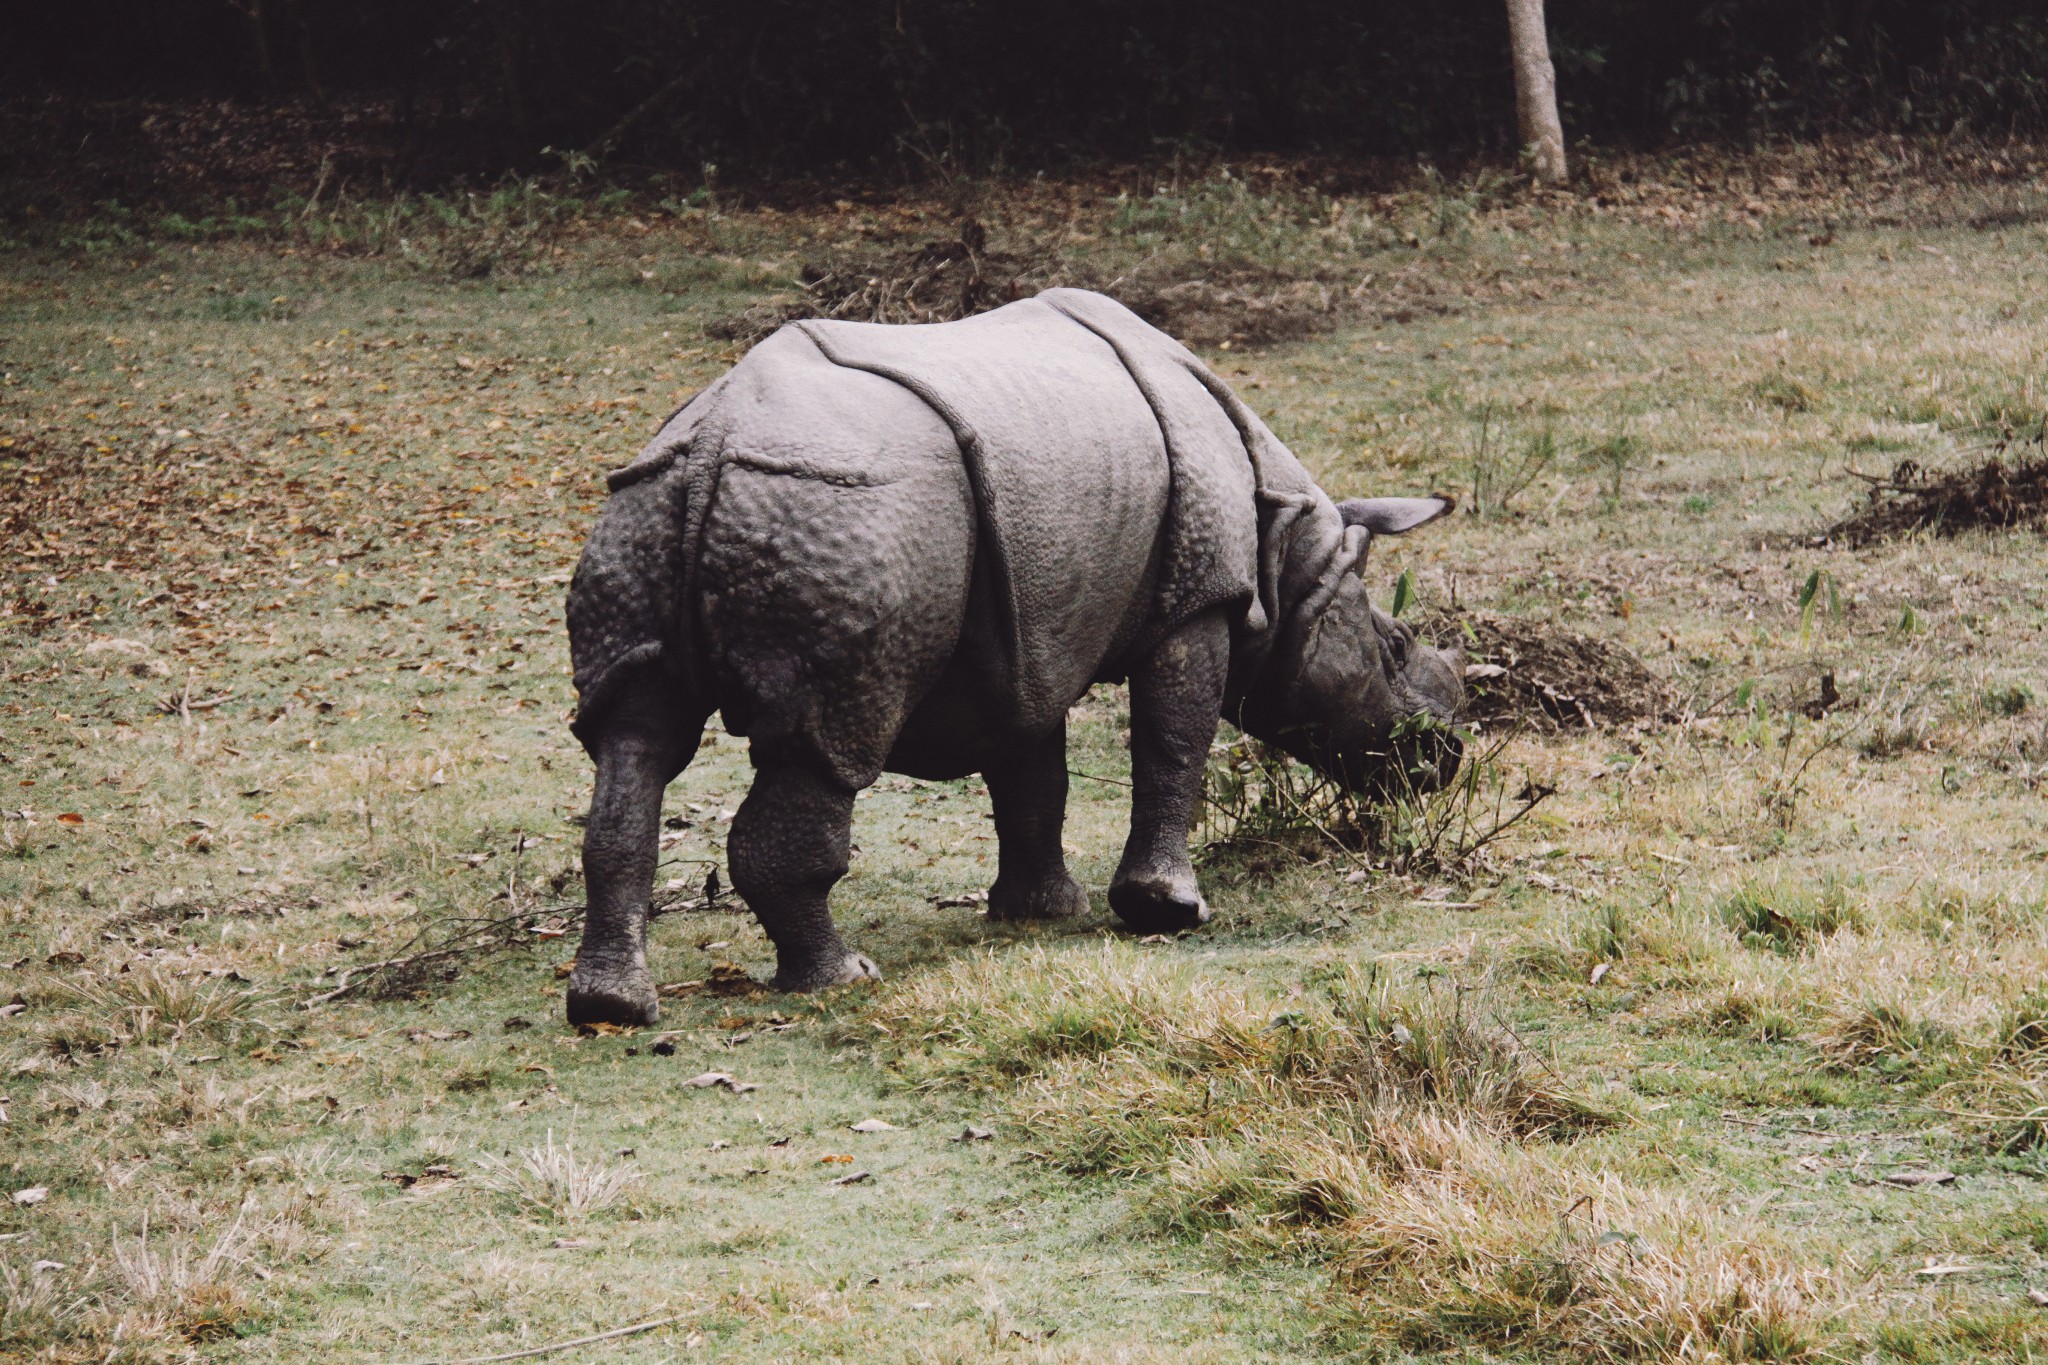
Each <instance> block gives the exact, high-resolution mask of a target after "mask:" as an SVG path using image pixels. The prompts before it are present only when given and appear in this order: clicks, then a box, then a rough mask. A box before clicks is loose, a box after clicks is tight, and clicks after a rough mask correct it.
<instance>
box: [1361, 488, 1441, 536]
mask: <svg viewBox="0 0 2048 1365" xmlns="http://www.w3.org/2000/svg"><path fill="white" fill-rule="evenodd" d="M1457 505H1458V500H1457V499H1456V498H1453V497H1450V496H1449V495H1447V494H1442V493H1439V494H1437V495H1436V496H1435V497H1431V498H1349V499H1347V500H1345V501H1343V502H1340V503H1338V504H1337V513H1338V515H1340V516H1342V517H1343V518H1344V524H1345V525H1346V526H1363V527H1364V528H1365V529H1366V530H1368V531H1370V532H1372V533H1373V534H1374V535H1376V536H1398V535H1400V534H1401V533H1402V532H1403V531H1412V530H1414V529H1415V528H1416V527H1418V526H1421V525H1423V524H1424V523H1426V522H1432V521H1435V520H1436V519H1437V518H1438V517H1440V516H1443V515H1444V514H1445V513H1446V512H1449V511H1450V510H1451V509H1453V508H1454V507H1456V506H1457Z"/></svg>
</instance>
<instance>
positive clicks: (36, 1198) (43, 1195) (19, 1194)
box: [14, 1157, 853, 1208]
mask: <svg viewBox="0 0 2048 1365" xmlns="http://www.w3.org/2000/svg"><path fill="white" fill-rule="evenodd" d="M852 1159H853V1158H851V1157H848V1158H847V1160H849V1161H851V1160H852ZM49 1197H50V1191H49V1187H48V1186H44V1185H31V1186H29V1187H28V1188H27V1189H25V1190H16V1191H15V1192H14V1202H15V1203H17V1204H19V1205H20V1206H21V1207H23V1208H27V1207H29V1206H30V1205H31V1204H40V1203H42V1202H43V1201H44V1200H45V1199H48V1198H49Z"/></svg>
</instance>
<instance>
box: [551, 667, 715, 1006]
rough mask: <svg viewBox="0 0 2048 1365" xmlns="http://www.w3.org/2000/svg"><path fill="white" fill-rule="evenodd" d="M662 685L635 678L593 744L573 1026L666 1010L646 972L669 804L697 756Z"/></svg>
mask: <svg viewBox="0 0 2048 1365" xmlns="http://www.w3.org/2000/svg"><path fill="white" fill-rule="evenodd" d="M686 710H687V708H679V707H677V706H676V705H675V704H674V702H673V700H672V698H670V697H669V696H668V695H667V694H666V693H665V691H664V689H663V688H662V687H661V685H660V679H659V677H658V675H652V674H650V675H648V676H646V677H642V678H640V679H636V680H635V682H634V685H633V686H632V687H631V688H629V689H628V691H627V692H626V694H625V695H624V696H623V697H622V698H621V699H620V700H618V701H617V702H616V703H615V704H614V705H613V706H612V708H611V709H610V711H609V712H608V714H607V716H606V718H605V721H604V724H603V729H602V731H601V732H600V733H598V734H596V735H594V736H592V737H590V738H589V740H588V747H589V749H590V754H591V757H592V758H594V759H595V760H596V761H597V789H596V791H595V793H594V794H593V795H592V797H591V801H590V818H589V820H588V821H587V822H586V823H585V825H584V829H583V876H584V883H585V888H586V890H587V891H588V892H589V900H590V908H589V910H588V911H587V912H586V914H585V916H584V921H583V939H582V942H581V943H580V944H579V945H578V946H577V949H576V965H575V967H574V968H572V969H571V971H570V973H569V998H568V1007H569V1022H570V1023H572V1024H651V1023H653V1022H654V1021H655V1019H656V1018H657V1017H658V1016H659V1014H660V1012H661V1007H660V1005H659V1003H658V1001H657V999H656V996H655V991H654V978H653V976H652V975H650V974H649V972H648V970H647V903H648V899H649V896H650V895H651V894H652V892H653V889H654V867H655V861H656V859H657V858H658V856H659V846H660V837H661V796H662V792H663V791H664V790H665V789H666V788H667V786H668V784H669V783H670V782H671V781H673V780H674V779H675V776H676V774H677V773H679V772H681V771H682V770H683V768H684V766H685V765H687V764H688V763H689V761H690V759H691V758H692V757H693V756H694V755H695V754H696V752H697V742H698V740H699V739H700V738H701V737H702V734H703V727H704V718H703V716H701V715H699V716H696V717H695V718H694V720H693V721H692V720H691V719H689V718H688V717H687V716H686V714H685V712H686Z"/></svg>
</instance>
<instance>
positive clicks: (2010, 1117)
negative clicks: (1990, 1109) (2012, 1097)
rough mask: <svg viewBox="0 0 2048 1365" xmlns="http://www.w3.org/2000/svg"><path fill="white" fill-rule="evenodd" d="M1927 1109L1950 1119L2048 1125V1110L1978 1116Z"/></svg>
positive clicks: (1968, 1112) (1954, 1111)
mask: <svg viewBox="0 0 2048 1365" xmlns="http://www.w3.org/2000/svg"><path fill="white" fill-rule="evenodd" d="M1928 1107H1929V1108H1931V1109H1933V1110H1934V1112H1935V1113H1937V1114H1947V1115H1948V1116H1949V1117H1950V1118H1958V1119H1978V1120H1981V1121H1983V1122H1985V1123H2048V1110H2044V1111H2042V1112H2039V1113H2033V1114H1980V1113H1977V1112H1976V1111H1975V1110H1971V1109H1943V1108H1942V1107H1941V1106H1939V1105H1930V1106H1928Z"/></svg>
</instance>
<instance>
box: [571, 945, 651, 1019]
mask: <svg viewBox="0 0 2048 1365" xmlns="http://www.w3.org/2000/svg"><path fill="white" fill-rule="evenodd" d="M660 1017H661V1000H660V997H659V996H657V995H656V994H655V991H654V978H653V977H652V976H651V975H649V974H648V971H647V968H646V966H645V965H644V964H642V963H638V962H617V961H612V960H608V959H603V958H600V959H596V960H594V961H589V962H586V961H584V960H583V959H581V958H578V959H577V961H576V966H575V969H574V970H573V971H571V972H570V973H569V1022H570V1023H571V1024H618V1025H621V1026H625V1025H632V1024H652V1023H653V1022H654V1021H655V1020H656V1019H659V1018H660Z"/></svg>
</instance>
